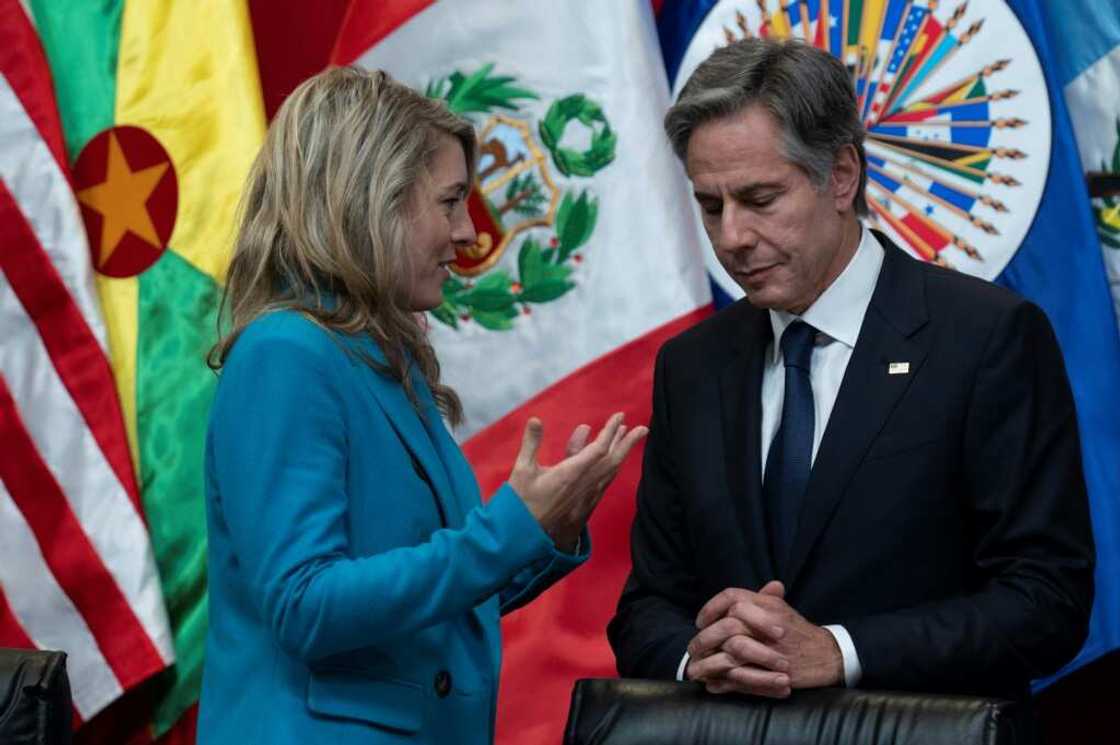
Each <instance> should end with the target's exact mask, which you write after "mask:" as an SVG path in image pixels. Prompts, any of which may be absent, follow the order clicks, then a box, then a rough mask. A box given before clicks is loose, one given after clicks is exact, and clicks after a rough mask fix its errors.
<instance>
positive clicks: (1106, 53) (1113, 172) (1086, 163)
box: [1039, 0, 1120, 318]
mask: <svg viewBox="0 0 1120 745" xmlns="http://www.w3.org/2000/svg"><path fill="white" fill-rule="evenodd" d="M1039 8H1040V12H1041V13H1042V16H1043V22H1044V24H1045V26H1046V28H1048V29H1049V30H1050V47H1051V50H1052V52H1053V55H1052V61H1053V66H1054V73H1055V77H1056V79H1057V82H1058V84H1059V85H1061V86H1062V90H1063V92H1064V94H1065V100H1066V106H1067V107H1068V108H1069V117H1070V121H1071V122H1072V124H1073V133H1074V135H1076V137H1077V148H1078V150H1079V151H1080V153H1081V166H1082V168H1083V169H1084V170H1085V175H1086V180H1087V181H1088V184H1089V196H1090V197H1092V199H1093V214H1094V216H1095V217H1096V221H1097V234H1098V235H1099V236H1100V239H1101V250H1102V251H1103V253H1104V262H1105V268H1106V269H1107V271H1108V281H1109V284H1110V285H1111V287H1112V300H1113V305H1114V307H1115V309H1116V316H1117V318H1120V4H1118V3H1099V2H1095V0H1070V2H1068V3H1063V4H1061V5H1055V4H1054V3H1039Z"/></svg>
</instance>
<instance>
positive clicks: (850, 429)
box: [788, 233, 929, 585]
mask: <svg viewBox="0 0 1120 745" xmlns="http://www.w3.org/2000/svg"><path fill="white" fill-rule="evenodd" d="M876 236H877V237H878V238H879V241H880V243H882V244H883V247H884V249H885V251H886V255H885V257H884V259H883V267H882V269H881V270H880V272H879V279H878V281H877V283H876V286H875V292H874V294H873V295H872V298H871V304H870V305H869V306H868V309H867V315H866V316H865V317H864V319H863V325H862V327H861V329H860V333H859V338H858V340H857V341H856V346H855V349H854V350H853V351H852V356H851V359H850V360H849V362H848V368H847V370H846V371H845V372H844V379H843V381H842V383H841V385H840V391H839V393H838V394H837V397H836V404H835V405H834V406H833V409H832V414H831V415H830V416H829V420H828V427H827V429H826V430H825V433H824V437H823V438H822V440H821V445H820V449H819V450H818V451H817V458H816V461H815V462H814V464H813V470H812V473H811V474H810V476H809V486H808V489H807V491H806V494H805V501H804V504H803V506H802V510H801V513H800V517H799V521H798V527H797V533H796V536H795V538H794V543H793V549H792V552H791V556H790V563H789V571H788V585H792V584H793V583H794V582H795V581H796V579H797V575H798V573H799V572H800V571H801V569H802V568H803V567H804V565H805V560H806V559H807V558H808V555H809V552H810V551H811V550H812V548H813V545H814V544H815V543H816V542H817V540H818V539H819V538H820V535H821V533H822V531H823V530H824V528H825V526H826V525H827V524H828V521H829V519H830V518H831V516H832V513H833V511H834V510H835V508H836V505H837V503H838V502H839V501H840V498H841V496H842V495H843V493H844V490H845V489H846V487H847V485H848V482H849V481H850V480H851V478H852V476H853V475H854V474H855V471H856V469H857V468H858V467H859V465H860V463H861V462H862V461H863V457H864V455H866V453H867V451H868V449H869V448H870V447H871V444H872V443H873V442H874V441H875V438H876V436H877V435H878V434H879V432H880V431H881V430H882V428H883V425H884V424H885V423H886V421H887V418H888V417H889V416H890V414H891V412H892V411H893V410H894V408H895V406H896V404H897V403H898V401H899V400H900V399H901V398H902V395H903V394H904V393H905V392H906V390H907V388H909V386H910V382H911V381H912V380H913V379H914V377H915V375H916V374H917V372H918V370H919V369H920V368H921V365H922V362H923V361H924V360H925V357H926V354H927V352H928V344H929V338H928V336H925V335H923V334H920V333H919V331H920V330H921V328H922V327H923V326H924V325H925V323H926V319H927V311H926V300H925V283H924V278H923V275H922V273H921V271H920V270H919V268H918V264H917V262H915V261H914V260H912V259H910V258H908V257H906V256H905V255H904V254H903V253H902V251H901V249H899V248H897V247H895V246H894V244H893V243H891V242H890V241H889V240H888V239H887V238H886V237H885V236H882V235H881V234H878V233H876ZM892 362H902V363H908V364H909V369H908V373H906V374H890V373H889V372H888V367H889V365H890V363H892Z"/></svg>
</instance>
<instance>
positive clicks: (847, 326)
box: [677, 228, 883, 687]
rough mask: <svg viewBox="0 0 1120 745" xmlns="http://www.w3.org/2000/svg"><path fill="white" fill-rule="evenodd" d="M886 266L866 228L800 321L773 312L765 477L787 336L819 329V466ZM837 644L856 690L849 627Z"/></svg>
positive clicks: (814, 364) (837, 634) (813, 373)
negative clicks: (796, 325)
mask: <svg viewBox="0 0 1120 745" xmlns="http://www.w3.org/2000/svg"><path fill="white" fill-rule="evenodd" d="M882 266H883V247H882V246H881V245H880V244H879V241H878V240H876V239H875V236H873V235H872V234H871V231H870V230H867V229H865V228H864V229H862V235H861V236H860V241H859V246H858V247H857V248H856V252H855V254H854V255H853V256H852V258H851V260H850V261H849V262H848V265H847V266H846V267H844V271H843V272H841V273H840V276H838V277H837V278H836V279H835V280H834V281H833V282H832V284H830V285H829V286H828V287H826V288H825V290H824V292H822V293H821V295H820V297H818V298H817V299H816V302H814V303H813V304H812V305H811V306H809V308H808V309H807V310H806V311H805V312H804V313H803V314H802V315H800V316H796V315H794V314H792V313H787V312H785V311H781V310H771V311H770V324H771V326H772V327H773V329H774V340H773V342H772V343H771V344H770V346H768V347H767V349H766V362H765V367H764V368H763V371H762V453H761V457H762V461H761V463H762V471H763V475H764V476H765V470H766V456H767V455H768V454H769V453H770V444H771V442H772V441H773V439H774V435H776V434H777V432H778V425H779V423H780V421H781V417H782V400H783V398H784V396H785V387H786V376H785V364H784V362H783V360H782V352H781V347H780V346H779V345H780V343H781V339H782V334H783V333H785V330H786V328H788V327H789V325H790V324H791V323H793V322H794V321H796V320H798V319H800V320H802V321H804V322H805V323H807V324H809V325H810V326H812V327H813V328H815V329H817V331H818V333H817V339H816V346H815V347H814V349H813V357H812V361H811V363H810V368H811V369H810V371H809V380H810V381H811V383H812V386H813V414H814V427H813V462H816V459H817V450H819V449H820V445H821V439H822V437H823V436H824V432H825V428H826V427H827V426H828V418H829V416H830V415H831V414H832V407H833V405H834V404H835V403H836V394H837V393H839V392H840V383H841V382H842V381H843V380H844V371H845V370H847V369H848V361H849V360H850V359H851V358H852V350H854V349H855V346H856V339H858V338H859V330H860V327H861V326H863V317H864V315H866V313H867V306H868V305H870V304H871V295H872V294H873V293H874V292H875V283H876V282H877V281H878V279H879V270H880V269H881V268H882ZM824 628H826V629H828V631H829V632H830V633H831V634H832V636H833V638H835V639H836V644H837V646H838V647H840V654H841V656H842V657H843V660H844V685H846V686H849V687H851V686H855V685H857V684H858V683H859V679H860V677H861V676H862V669H861V667H860V663H859V655H858V654H857V653H856V648H855V645H854V644H853V643H852V637H851V635H849V634H848V631H847V629H845V628H844V627H843V626H838V625H836V626H825V627H824ZM688 660H689V655H688V653H687V652H685V655H684V658H683V659H682V660H681V664H680V666H679V667H678V668H677V680H684V672H685V668H686V667H687V666H688Z"/></svg>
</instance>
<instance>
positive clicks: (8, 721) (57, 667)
mask: <svg viewBox="0 0 1120 745" xmlns="http://www.w3.org/2000/svg"><path fill="white" fill-rule="evenodd" d="M72 721H73V709H72V708H71V702H70V679H69V678H68V677H67V675H66V654H65V653H63V652H40V651H37V650H32V649H3V648H0V743H4V745H70V742H71V739H72V738H71V723H72Z"/></svg>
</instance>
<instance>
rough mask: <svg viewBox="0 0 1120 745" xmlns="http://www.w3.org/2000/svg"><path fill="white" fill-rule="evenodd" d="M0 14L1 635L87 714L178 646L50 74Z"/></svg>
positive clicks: (25, 35) (16, 19)
mask: <svg viewBox="0 0 1120 745" xmlns="http://www.w3.org/2000/svg"><path fill="white" fill-rule="evenodd" d="M0 19H2V21H3V23H2V24H0V49H3V50H4V51H3V52H0V244H2V246H3V250H2V251H0V331H2V334H0V339H2V342H0V442H3V447H2V448H0V535H2V536H3V540H2V541H0V592H2V595H3V602H2V603H0V604H2V606H3V608H0V610H2V611H3V612H0V640H4V643H19V642H20V641H21V640H23V641H24V642H26V643H31V644H34V645H35V646H39V647H44V648H52V649H61V650H63V651H65V652H67V654H68V655H69V657H70V663H69V672H70V678H71V687H72V690H73V696H74V704H75V708H76V709H77V712H78V714H79V716H80V717H81V718H82V719H89V718H90V717H92V716H93V715H94V714H96V713H97V712H98V711H100V710H101V709H102V708H104V707H105V706H107V705H108V704H109V703H111V702H112V701H113V700H114V699H116V698H117V697H118V696H120V694H121V693H122V691H124V690H127V689H128V688H129V687H131V686H133V685H136V684H137V683H139V682H141V681H143V680H145V679H146V678H148V677H150V676H151V675H153V674H154V673H156V672H158V671H160V670H162V669H163V668H165V667H166V666H167V665H169V664H170V663H171V662H172V661H173V660H174V651H173V645H172V639H171V632H170V628H169V625H168V622H167V615H166V611H165V608H164V605H163V597H162V592H161V589H160V584H159V576H158V573H157V572H156V568H155V562H154V559H153V555H152V550H151V543H150V540H149V536H148V532H147V527H146V525H145V523H144V519H143V514H142V510H141V507H140V503H139V496H138V490H137V487H136V481H135V476H134V473H133V470H132V464H131V461H130V458H129V453H128V445H127V440H126V438H125V432H124V426H123V421H122V417H121V411H120V405H119V402H118V401H117V399H116V390H115V387H114V385H113V379H112V373H111V370H110V367H109V364H108V360H107V358H106V351H105V349H106V345H105V332H104V325H103V323H102V321H101V318H100V312H99V306H98V303H97V299H96V294H95V292H94V289H93V272H92V267H91V266H90V256H89V249H88V245H87V243H86V239H85V232H84V227H83V226H82V222H81V219H80V215H79V212H78V207H77V204H76V202H75V199H74V194H73V190H72V188H71V184H70V180H69V176H68V171H67V169H66V165H65V162H66V161H65V157H64V154H63V146H62V133H61V128H60V125H59V120H58V115H57V112H56V108H55V103H54V99H53V92H52V90H51V86H50V72H49V69H48V68H47V64H46V60H45V58H44V56H43V53H42V49H41V47H40V46H39V42H38V38H37V36H36V35H35V32H34V28H33V26H32V25H31V22H30V20H29V17H28V16H27V14H26V12H25V11H24V9H23V8H22V7H21V6H20V5H19V4H18V3H16V2H15V0H0Z"/></svg>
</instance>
